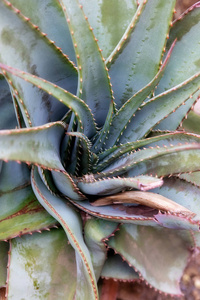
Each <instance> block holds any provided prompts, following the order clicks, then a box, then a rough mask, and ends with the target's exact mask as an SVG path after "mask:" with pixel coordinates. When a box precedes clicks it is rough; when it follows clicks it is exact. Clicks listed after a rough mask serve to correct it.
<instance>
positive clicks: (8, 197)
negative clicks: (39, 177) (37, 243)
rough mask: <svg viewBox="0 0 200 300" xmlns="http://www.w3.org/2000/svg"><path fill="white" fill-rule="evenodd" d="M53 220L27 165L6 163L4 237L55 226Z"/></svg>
mask: <svg viewBox="0 0 200 300" xmlns="http://www.w3.org/2000/svg"><path fill="white" fill-rule="evenodd" d="M55 224H56V220H55V219H53V218H52V217H51V216H50V215H49V214H48V213H47V212H46V211H45V210H44V209H43V207H42V206H41V205H40V204H39V202H38V201H37V200H36V198H35V196H34V194H33V192H32V189H31V187H30V172H29V170H28V168H27V166H26V165H25V164H18V163H16V162H8V163H3V166H2V170H1V173H0V239H1V240H4V239H8V238H12V237H15V236H18V235H22V234H24V233H29V232H31V231H37V230H40V229H46V228H47V227H49V226H54V225H55Z"/></svg>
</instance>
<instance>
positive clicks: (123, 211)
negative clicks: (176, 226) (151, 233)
mask: <svg viewBox="0 0 200 300" xmlns="http://www.w3.org/2000/svg"><path fill="white" fill-rule="evenodd" d="M70 202H71V203H73V204H74V205H75V206H76V207H78V208H79V209H81V210H83V211H85V212H86V213H88V214H90V215H92V216H94V217H97V218H101V219H104V220H108V221H113V222H120V223H121V222H123V223H133V224H139V225H146V226H160V224H159V223H158V222H157V220H156V219H155V218H154V217H155V215H156V214H157V213H158V210H156V209H152V208H149V207H145V206H140V205H120V204H119V205H107V206H101V207H98V206H93V205H92V202H91V203H90V202H89V201H87V200H85V201H81V202H80V201H72V200H70Z"/></svg>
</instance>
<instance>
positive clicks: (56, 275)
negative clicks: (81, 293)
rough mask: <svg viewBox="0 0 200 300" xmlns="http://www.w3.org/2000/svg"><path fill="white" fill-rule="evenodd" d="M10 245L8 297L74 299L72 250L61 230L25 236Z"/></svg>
mask: <svg viewBox="0 0 200 300" xmlns="http://www.w3.org/2000/svg"><path fill="white" fill-rule="evenodd" d="M10 244H11V247H10V259H9V266H8V267H9V268H8V278H7V281H8V284H7V297H8V299H12V300H14V299H50V298H51V297H53V299H62V300H72V299H76V298H74V297H75V295H76V284H77V281H76V276H77V275H76V263H75V253H74V249H73V248H72V247H71V245H69V244H68V239H67V238H66V235H65V232H64V231H63V230H62V229H56V230H55V229H52V230H51V231H50V232H43V233H42V234H39V233H34V234H33V235H32V236H28V235H26V236H23V237H21V238H16V239H13V240H11V241H10ZM19 274H20V276H19ZM83 299H85V298H83Z"/></svg>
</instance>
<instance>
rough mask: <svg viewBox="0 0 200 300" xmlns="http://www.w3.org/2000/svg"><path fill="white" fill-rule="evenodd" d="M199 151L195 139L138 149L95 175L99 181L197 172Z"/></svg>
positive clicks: (199, 145) (198, 145) (198, 144)
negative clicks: (117, 177) (113, 177)
mask: <svg viewBox="0 0 200 300" xmlns="http://www.w3.org/2000/svg"><path fill="white" fill-rule="evenodd" d="M199 150H200V143H199V140H196V141H194V140H193V139H191V140H189V139H188V141H186V142H185V141H184V142H182V143H177V142H175V143H172V144H168V143H166V145H165V144H163V145H162V146H154V147H148V148H143V149H142V150H140V149H138V150H137V151H135V152H133V153H131V154H127V155H125V156H124V157H122V158H120V159H118V160H116V161H115V162H114V163H112V164H111V165H110V166H108V167H107V168H105V169H104V170H103V171H102V172H101V173H97V174H94V177H95V179H98V178H103V177H110V176H120V175H122V174H124V176H125V177H135V176H138V175H144V174H148V175H153V176H158V177H161V176H166V175H171V174H173V173H183V172H191V171H197V170H199V167H198V165H197V164H196V161H197V160H198V159H199V155H200V151H199ZM183 160H184V164H183ZM175 162H176V163H175Z"/></svg>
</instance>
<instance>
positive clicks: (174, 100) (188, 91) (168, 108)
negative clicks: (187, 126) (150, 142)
mask: <svg viewBox="0 0 200 300" xmlns="http://www.w3.org/2000/svg"><path fill="white" fill-rule="evenodd" d="M199 82H200V72H198V73H197V74H195V75H193V76H192V77H190V78H189V79H187V80H186V81H184V82H182V83H181V84H179V85H177V86H175V87H173V88H172V89H170V90H167V91H166V92H163V93H162V94H159V95H157V96H156V97H153V98H151V99H150V100H149V101H148V102H146V103H145V104H143V105H142V106H141V107H140V109H139V110H138V111H136V113H135V116H134V117H133V118H132V122H131V123H130V124H128V126H127V128H126V129H125V130H124V132H123V135H122V136H121V137H120V139H119V143H127V142H132V141H135V140H138V139H141V138H144V137H145V136H147V134H148V133H149V132H150V131H151V130H152V129H153V128H154V127H155V126H156V125H157V124H159V122H160V121H161V120H163V119H164V118H166V117H167V116H168V115H169V114H171V113H172V112H173V111H174V110H176V109H177V108H178V107H180V106H181V105H182V104H183V103H184V102H186V101H187V100H189V99H191V97H192V96H193V95H194V94H195V93H196V92H197V93H198V95H200V91H199ZM133 124H134V126H133ZM175 129H176V128H175Z"/></svg>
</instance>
